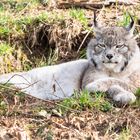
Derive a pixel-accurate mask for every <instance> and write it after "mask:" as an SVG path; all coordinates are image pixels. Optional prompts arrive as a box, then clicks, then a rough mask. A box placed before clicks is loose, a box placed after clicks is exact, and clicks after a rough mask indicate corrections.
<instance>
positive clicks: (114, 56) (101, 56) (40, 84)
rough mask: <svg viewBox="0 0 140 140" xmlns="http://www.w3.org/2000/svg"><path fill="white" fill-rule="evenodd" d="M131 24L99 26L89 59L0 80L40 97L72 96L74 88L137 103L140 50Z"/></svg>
mask: <svg viewBox="0 0 140 140" xmlns="http://www.w3.org/2000/svg"><path fill="white" fill-rule="evenodd" d="M131 20H132V21H131V23H130V25H129V26H128V27H98V25H97V22H96V18H94V32H95V33H96V34H95V36H96V37H95V38H93V39H91V41H90V42H89V44H88V48H87V58H88V60H76V61H71V62H68V63H63V64H60V65H54V66H48V67H42V68H36V69H33V70H31V71H28V72H21V73H12V74H5V75H1V76H0V83H11V84H13V85H14V86H15V87H18V88H20V89H21V90H22V91H23V92H25V93H27V94H30V95H32V96H34V97H37V98H40V99H44V100H46V99H62V98H66V97H70V96H71V95H72V94H73V92H74V90H80V89H81V88H82V89H87V90H88V91H90V92H96V91H103V92H106V93H107V94H108V95H109V96H110V97H111V98H112V99H113V100H114V101H117V102H121V103H123V104H128V103H130V102H134V101H135V100H136V97H135V95H134V93H135V91H136V89H137V88H138V87H140V50H139V47H138V46H137V42H136V40H135V39H134V36H133V31H134V21H133V19H132V18H131Z"/></svg>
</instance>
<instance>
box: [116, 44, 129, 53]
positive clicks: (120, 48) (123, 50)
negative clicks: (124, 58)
mask: <svg viewBox="0 0 140 140" xmlns="http://www.w3.org/2000/svg"><path fill="white" fill-rule="evenodd" d="M116 49H117V50H118V52H120V53H126V52H127V51H128V47H127V46H126V45H125V44H123V45H117V46H116Z"/></svg>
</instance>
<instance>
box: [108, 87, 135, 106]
mask: <svg viewBox="0 0 140 140" xmlns="http://www.w3.org/2000/svg"><path fill="white" fill-rule="evenodd" d="M107 94H108V95H109V96H110V97H111V98H112V99H113V100H114V101H116V102H119V103H122V104H128V103H133V102H135V100H136V96H135V95H134V94H133V93H132V92H129V91H126V90H124V89H123V88H122V87H120V86H118V85H113V86H111V87H110V88H109V89H108V90H107Z"/></svg>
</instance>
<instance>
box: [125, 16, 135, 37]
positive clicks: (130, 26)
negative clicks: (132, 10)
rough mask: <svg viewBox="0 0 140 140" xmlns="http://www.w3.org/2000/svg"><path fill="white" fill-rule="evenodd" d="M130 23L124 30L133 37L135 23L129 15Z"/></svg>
mask: <svg viewBox="0 0 140 140" xmlns="http://www.w3.org/2000/svg"><path fill="white" fill-rule="evenodd" d="M129 16H130V19H131V22H130V24H129V25H128V26H127V27H126V30H127V31H128V32H129V35H130V37H132V36H133V33H134V30H135V23H134V20H133V18H132V16H131V15H130V14H129Z"/></svg>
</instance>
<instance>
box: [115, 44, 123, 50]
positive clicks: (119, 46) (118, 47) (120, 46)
mask: <svg viewBox="0 0 140 140" xmlns="http://www.w3.org/2000/svg"><path fill="white" fill-rule="evenodd" d="M123 47H125V45H124V44H122V45H117V46H116V48H117V49H120V48H123Z"/></svg>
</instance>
